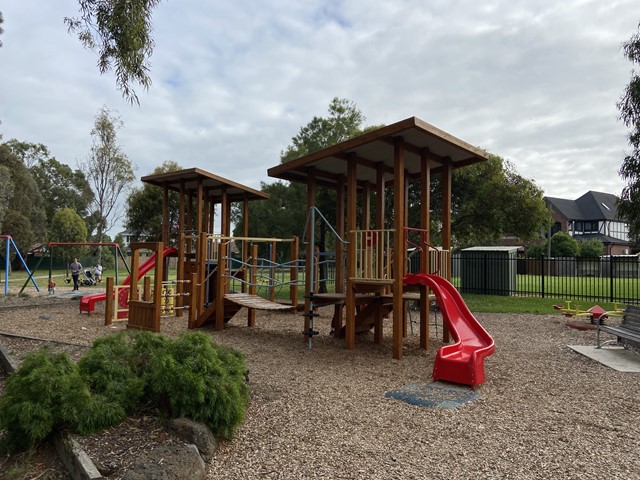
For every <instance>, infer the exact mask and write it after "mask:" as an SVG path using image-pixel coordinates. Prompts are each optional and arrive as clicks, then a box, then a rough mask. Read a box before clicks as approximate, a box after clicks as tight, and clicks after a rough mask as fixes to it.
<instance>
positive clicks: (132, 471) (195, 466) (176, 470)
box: [122, 445, 207, 480]
mask: <svg viewBox="0 0 640 480" xmlns="http://www.w3.org/2000/svg"><path fill="white" fill-rule="evenodd" d="M206 475H207V472H206V470H205V464H204V461H203V460H202V457H201V456H200V453H198V449H197V448H196V446H195V445H171V446H160V447H158V448H156V449H154V450H152V451H151V452H149V454H148V455H147V457H146V458H144V459H142V460H140V461H139V462H137V463H135V464H133V465H132V466H131V467H130V468H129V470H127V473H125V474H124V476H123V477H122V480H148V479H150V478H153V479H154V480H204V479H205V478H206Z"/></svg>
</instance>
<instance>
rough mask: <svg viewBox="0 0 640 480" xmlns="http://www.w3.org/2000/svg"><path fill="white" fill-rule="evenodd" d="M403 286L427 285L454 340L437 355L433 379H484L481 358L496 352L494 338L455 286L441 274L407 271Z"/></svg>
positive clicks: (470, 381) (465, 381) (467, 381)
mask: <svg viewBox="0 0 640 480" xmlns="http://www.w3.org/2000/svg"><path fill="white" fill-rule="evenodd" d="M404 284H405V285H427V286H428V287H429V288H430V289H431V290H432V291H433V292H434V294H435V296H436V298H437V301H438V304H439V305H441V306H443V307H444V308H441V310H442V315H443V317H444V321H445V323H446V325H448V326H449V329H450V331H451V334H452V336H453V339H454V343H453V344H450V345H445V346H444V347H442V348H441V349H440V350H438V353H437V354H436V359H435V364H434V366H433V379H434V380H446V381H448V382H454V383H462V384H464V385H471V386H474V387H475V386H476V385H481V384H483V383H484V381H485V373H484V359H485V358H486V357H488V356H489V355H492V354H493V353H494V351H495V344H494V341H493V338H491V336H490V335H489V334H488V333H487V331H486V330H485V329H484V328H483V327H482V325H480V323H479V322H478V321H477V320H476V318H475V317H474V316H473V314H472V313H471V312H470V311H469V308H468V307H467V305H466V304H465V303H464V300H463V299H462V296H461V295H460V293H459V292H458V291H457V290H456V288H455V287H454V286H453V285H452V284H451V283H449V281H448V280H446V279H445V278H443V277H440V276H437V275H429V274H426V273H416V274H408V275H406V276H405V277H404Z"/></svg>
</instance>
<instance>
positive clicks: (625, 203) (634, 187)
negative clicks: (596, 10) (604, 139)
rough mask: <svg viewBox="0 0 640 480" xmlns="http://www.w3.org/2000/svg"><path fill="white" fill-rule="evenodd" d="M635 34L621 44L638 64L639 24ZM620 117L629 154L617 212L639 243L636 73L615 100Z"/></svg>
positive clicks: (639, 82) (639, 87) (639, 90)
mask: <svg viewBox="0 0 640 480" xmlns="http://www.w3.org/2000/svg"><path fill="white" fill-rule="evenodd" d="M638 30H639V31H638V32H637V33H636V34H634V35H633V36H632V37H631V38H630V39H629V41H628V42H626V43H624V44H623V45H622V50H623V52H624V56H625V57H626V58H627V59H628V60H629V61H630V62H631V63H632V64H634V65H636V64H640V24H638ZM618 110H619V111H620V118H621V119H622V121H623V122H624V124H625V126H626V127H627V128H629V129H630V130H631V131H630V132H629V135H628V137H627V138H628V141H629V145H630V146H631V153H629V154H628V155H626V156H625V157H624V160H623V162H622V166H621V167H620V171H619V173H620V176H621V177H622V179H623V180H624V181H625V182H626V183H627V186H626V187H624V189H623V190H622V194H621V196H620V202H619V205H618V213H619V215H620V216H621V217H622V218H624V219H625V220H626V221H627V223H628V224H629V236H630V237H631V238H632V239H633V240H634V241H635V242H636V243H638V242H640V73H639V72H637V71H636V70H632V72H631V80H630V81H629V84H628V85H627V86H626V88H625V90H624V92H623V94H622V98H621V99H620V100H619V101H618Z"/></svg>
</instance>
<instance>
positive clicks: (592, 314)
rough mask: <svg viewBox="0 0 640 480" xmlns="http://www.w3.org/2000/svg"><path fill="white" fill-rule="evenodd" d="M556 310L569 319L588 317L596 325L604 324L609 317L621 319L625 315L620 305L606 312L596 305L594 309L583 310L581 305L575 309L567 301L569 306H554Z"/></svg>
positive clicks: (615, 305)
mask: <svg viewBox="0 0 640 480" xmlns="http://www.w3.org/2000/svg"><path fill="white" fill-rule="evenodd" d="M553 308H554V310H560V312H561V313H562V315H563V316H564V317H567V318H572V317H588V318H590V319H591V323H592V324H593V325H596V324H598V323H600V324H602V323H604V322H605V321H606V320H607V319H608V318H609V317H621V316H622V315H623V314H624V309H623V308H619V307H618V304H614V308H613V310H609V311H606V310H605V309H604V308H602V307H601V306H600V305H594V306H593V307H591V308H589V309H587V310H582V309H581V308H580V305H576V306H574V307H572V306H571V301H567V305H566V306H564V305H554V306H553Z"/></svg>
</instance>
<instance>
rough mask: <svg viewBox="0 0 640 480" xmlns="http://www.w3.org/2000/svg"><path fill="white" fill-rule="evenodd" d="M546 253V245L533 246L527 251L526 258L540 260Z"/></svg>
mask: <svg viewBox="0 0 640 480" xmlns="http://www.w3.org/2000/svg"><path fill="white" fill-rule="evenodd" d="M546 253H547V245H546V243H545V244H544V245H533V246H531V247H530V248H529V250H527V257H528V258H542V256H543V255H545V254H546Z"/></svg>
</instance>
